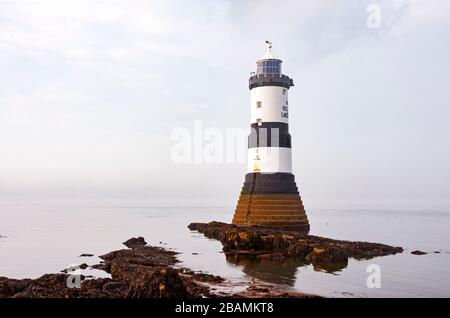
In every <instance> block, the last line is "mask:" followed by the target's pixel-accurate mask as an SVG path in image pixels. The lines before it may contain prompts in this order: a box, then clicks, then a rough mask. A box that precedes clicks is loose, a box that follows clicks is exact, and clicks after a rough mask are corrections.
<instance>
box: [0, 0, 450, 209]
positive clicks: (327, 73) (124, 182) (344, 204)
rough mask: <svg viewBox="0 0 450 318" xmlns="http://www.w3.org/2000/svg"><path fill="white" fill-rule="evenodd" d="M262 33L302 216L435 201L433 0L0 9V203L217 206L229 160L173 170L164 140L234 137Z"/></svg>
mask: <svg viewBox="0 0 450 318" xmlns="http://www.w3.org/2000/svg"><path fill="white" fill-rule="evenodd" d="M371 3H376V4H379V5H380V8H381V19H382V20H381V27H380V28H379V29H371V28H368V27H367V24H366V20H367V13H366V8H367V6H368V5H369V4H371ZM264 40H271V41H272V42H273V43H274V46H273V53H274V55H275V56H276V57H277V58H280V59H282V60H283V61H284V62H283V71H284V73H285V74H287V75H289V76H291V77H292V78H293V79H294V83H295V86H294V87H293V88H291V90H290V101H289V106H290V130H291V134H292V140H293V141H292V147H293V170H294V173H295V175H296V179H297V183H298V185H299V188H300V191H301V195H302V197H303V200H304V203H305V206H306V207H307V208H397V209H422V210H428V209H448V208H450V141H449V139H450V1H446V0H442V1H439V0H434V1H426V0H422V1H420V0H410V1H407V0H397V1H393V0H386V1H361V0H354V1H351V0H347V1H326V0H310V1H298V0H294V1H181V0H180V1H138V0H132V1H92V0H91V1H0V200H3V201H6V200H36V199H43V200H44V199H45V200H66V199H76V200H118V201H121V200H123V201H127V200H140V201H148V202H151V203H155V204H165V205H172V204H175V205H183V204H199V205H205V204H214V205H226V206H233V205H234V204H235V202H236V200H237V198H238V195H239V191H240V188H241V187H242V183H243V181H244V174H245V170H246V164H245V162H240V163H233V164H229V163H228V164H175V163H174V162H173V161H172V159H171V149H172V146H173V140H171V134H172V132H173V130H174V129H176V128H180V127H186V128H189V129H192V127H193V122H194V120H201V121H202V124H203V126H204V127H205V128H207V127H216V128H220V129H222V130H225V129H226V128H241V129H245V128H247V127H248V126H249V117H250V105H249V91H248V77H249V74H250V72H251V71H254V70H255V61H256V59H258V58H259V57H261V56H262V55H263V54H264V51H265V46H264Z"/></svg>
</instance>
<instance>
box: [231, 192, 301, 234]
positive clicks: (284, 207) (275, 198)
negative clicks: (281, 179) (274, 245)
mask: <svg viewBox="0 0 450 318" xmlns="http://www.w3.org/2000/svg"><path fill="white" fill-rule="evenodd" d="M232 223H233V224H237V225H241V226H265V227H275V228H279V229H286V230H295V231H302V232H308V231H309V222H308V218H307V216H306V212H305V208H304V207H303V203H302V200H301V198H300V195H299V194H298V193H289V194H252V195H250V194H241V195H240V197H239V200H238V204H237V206H236V211H235V213H234V217H233V221H232Z"/></svg>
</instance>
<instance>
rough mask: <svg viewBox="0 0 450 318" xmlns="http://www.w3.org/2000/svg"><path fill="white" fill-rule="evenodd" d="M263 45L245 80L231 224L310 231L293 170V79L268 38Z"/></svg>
mask: <svg viewBox="0 0 450 318" xmlns="http://www.w3.org/2000/svg"><path fill="white" fill-rule="evenodd" d="M266 44H267V52H266V53H265V54H264V56H263V57H262V58H261V59H260V60H258V61H257V62H256V64H257V71H256V74H255V75H253V76H251V77H250V79H249V88H250V101H251V103H250V107H251V133H250V135H249V139H248V165H247V174H246V175H245V182H244V186H243V188H242V191H241V195H240V197H239V201H238V204H237V207H236V211H235V214H234V217H233V224H238V225H248V226H270V227H277V228H283V229H291V230H297V231H302V232H308V231H309V222H308V218H307V216H306V213H305V209H304V207H303V203H302V200H301V198H300V194H299V192H298V188H297V185H296V183H295V177H294V175H293V174H292V153H291V135H290V134H289V123H288V122H289V103H288V102H289V100H288V91H289V88H290V87H291V86H294V83H293V81H292V79H291V78H289V77H288V76H287V75H284V74H282V73H281V63H282V61H281V60H279V59H276V58H274V57H273V55H272V43H270V42H268V41H266Z"/></svg>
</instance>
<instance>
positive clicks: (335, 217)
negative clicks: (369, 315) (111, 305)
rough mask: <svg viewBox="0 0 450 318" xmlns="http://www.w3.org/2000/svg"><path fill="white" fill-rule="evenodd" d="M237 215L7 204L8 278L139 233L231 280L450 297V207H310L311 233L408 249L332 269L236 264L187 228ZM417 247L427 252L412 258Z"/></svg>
mask: <svg viewBox="0 0 450 318" xmlns="http://www.w3.org/2000/svg"><path fill="white" fill-rule="evenodd" d="M232 214H233V208H232V207H154V206H145V205H136V204H126V205H117V204H114V205H106V204H101V205H100V204H90V205H88V204H42V203H41V204H36V203H34V204H0V235H1V236H2V237H1V238H0V276H7V277H14V278H35V277H39V276H40V275H42V274H44V273H51V272H59V271H60V270H61V269H63V268H66V267H67V266H69V265H73V264H80V263H82V262H86V263H88V264H95V263H97V262H99V261H100V259H99V258H97V257H92V258H80V257H79V255H80V254H82V253H92V254H95V255H101V254H104V253H106V252H109V251H111V250H114V249H120V248H123V246H122V245H121V242H123V241H125V240H126V239H128V238H130V237H132V236H144V237H145V239H146V240H147V242H148V243H149V244H152V245H157V246H163V247H166V248H171V249H174V250H175V251H177V252H179V253H181V254H180V255H179V259H180V260H181V261H182V264H181V266H186V267H189V268H191V269H194V270H202V271H206V272H209V273H212V274H215V275H221V276H223V277H225V278H228V279H229V281H230V282H232V283H233V284H234V283H238V282H243V281H244V282H246V281H250V280H252V279H257V280H261V281H264V282H267V283H271V284H275V285H280V286H282V287H283V288H285V289H286V290H297V291H303V292H307V293H315V294H319V295H324V296H331V297H427V296H431V297H449V296H450V232H449V230H450V212H445V211H389V210H309V211H308V216H309V218H310V223H311V234H315V235H321V236H327V237H331V238H336V239H346V240H364V241H371V242H380V243H386V244H391V245H395V246H402V247H403V248H405V252H404V253H403V254H398V255H393V256H387V257H378V258H374V259H371V260H367V261H357V260H353V259H351V260H350V261H349V264H348V266H347V267H346V268H344V269H342V270H341V271H338V272H334V273H327V272H322V271H315V270H314V269H313V268H312V266H309V265H304V264H302V263H301V262H300V261H295V260H287V261H281V262H280V261H262V262H251V261H243V262H241V263H239V264H235V263H231V262H228V261H227V260H226V258H225V255H224V254H223V253H222V251H221V250H222V246H221V244H220V243H219V242H217V241H215V240H210V239H207V238H205V237H203V235H201V234H198V233H195V232H190V231H189V230H188V229H187V225H188V224H189V223H190V222H208V221H211V220H217V221H224V222H229V221H230V219H231V217H232ZM416 249H419V250H423V251H425V252H428V254H427V255H423V256H416V255H411V253H410V252H411V251H412V250H416ZM435 252H439V253H435ZM370 264H377V265H379V266H380V270H381V273H380V274H381V275H380V282H381V286H380V288H368V287H367V283H366V281H367V277H368V275H370V273H368V272H367V268H368V266H369V265H370ZM94 274H96V275H100V274H101V273H98V272H94Z"/></svg>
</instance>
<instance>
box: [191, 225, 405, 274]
mask: <svg viewBox="0 0 450 318" xmlns="http://www.w3.org/2000/svg"><path fill="white" fill-rule="evenodd" d="M188 228H189V229H190V230H192V231H198V232H200V233H203V234H204V235H205V236H206V237H209V238H213V239H217V240H219V241H220V242H221V243H222V245H223V251H224V252H225V253H226V254H245V255H247V256H249V257H257V258H259V257H264V258H266V259H267V258H274V259H279V258H283V257H284V258H285V257H298V258H303V259H305V260H306V262H307V263H310V264H312V265H314V267H315V268H316V269H323V270H326V271H336V270H339V269H342V268H344V267H346V266H347V263H348V258H349V257H352V258H355V259H370V258H373V257H376V256H385V255H391V254H396V253H401V252H403V249H402V248H401V247H393V246H389V245H385V244H379V243H369V242H353V241H342V240H333V239H329V238H325V237H319V236H313V235H307V234H302V233H299V232H289V231H283V230H276V229H273V228H263V227H242V226H237V225H234V224H227V223H221V222H214V221H213V222H210V223H191V224H190V225H189V226H188Z"/></svg>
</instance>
